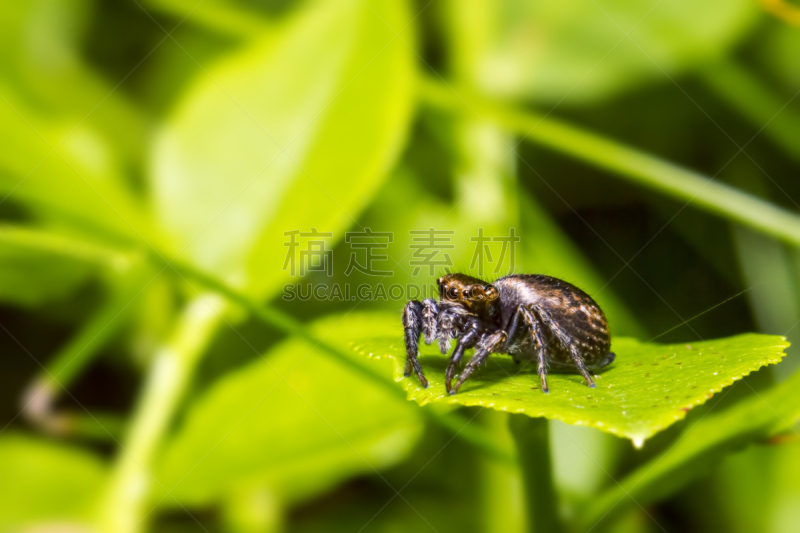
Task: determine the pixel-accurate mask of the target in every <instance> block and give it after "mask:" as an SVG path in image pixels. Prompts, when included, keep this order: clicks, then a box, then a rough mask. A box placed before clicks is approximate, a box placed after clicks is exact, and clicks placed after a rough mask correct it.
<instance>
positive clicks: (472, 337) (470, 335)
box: [444, 322, 480, 393]
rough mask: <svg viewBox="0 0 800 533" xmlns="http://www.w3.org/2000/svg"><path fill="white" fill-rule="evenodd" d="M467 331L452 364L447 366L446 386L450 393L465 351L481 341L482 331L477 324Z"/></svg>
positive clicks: (473, 324) (455, 352) (461, 339)
mask: <svg viewBox="0 0 800 533" xmlns="http://www.w3.org/2000/svg"><path fill="white" fill-rule="evenodd" d="M466 329H467V331H466V333H464V335H462V336H461V338H460V339H458V344H457V345H456V349H455V351H453V355H452V356H451V357H450V364H449V365H447V372H446V373H445V382H444V386H445V389H446V390H447V392H448V393H449V392H450V390H451V387H450V384H451V383H452V381H453V375H454V374H455V373H456V366H458V363H460V362H461V358H462V357H464V351H465V350H467V349H469V348H472V347H473V346H475V345H476V344H478V340H479V339H480V333H479V331H480V329H479V327H478V323H477V322H471V323H470V325H469V326H468V327H467V328H466Z"/></svg>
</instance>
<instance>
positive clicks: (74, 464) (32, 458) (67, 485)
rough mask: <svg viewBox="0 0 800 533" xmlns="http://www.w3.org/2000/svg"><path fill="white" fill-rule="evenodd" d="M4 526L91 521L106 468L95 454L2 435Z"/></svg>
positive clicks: (0, 519)
mask: <svg viewBox="0 0 800 533" xmlns="http://www.w3.org/2000/svg"><path fill="white" fill-rule="evenodd" d="M0 472H2V473H3V474H2V475H3V482H2V483H0V501H2V502H3V504H2V505H0V530H2V531H19V530H20V528H22V527H23V526H27V525H32V524H35V523H43V522H51V523H54V522H58V523H61V524H65V523H67V522H86V521H89V520H90V519H91V513H92V511H93V505H94V504H95V498H96V497H97V495H98V492H99V489H100V488H101V487H102V482H103V478H104V476H105V472H106V468H105V466H104V465H103V463H102V462H101V461H100V460H99V459H98V458H97V457H96V456H94V455H92V454H89V453H86V452H84V451H81V450H78V449H76V448H72V447H67V446H63V445H60V444H55V443H52V442H47V441H44V440H41V439H34V438H32V437H25V436H22V435H3V436H2V438H0Z"/></svg>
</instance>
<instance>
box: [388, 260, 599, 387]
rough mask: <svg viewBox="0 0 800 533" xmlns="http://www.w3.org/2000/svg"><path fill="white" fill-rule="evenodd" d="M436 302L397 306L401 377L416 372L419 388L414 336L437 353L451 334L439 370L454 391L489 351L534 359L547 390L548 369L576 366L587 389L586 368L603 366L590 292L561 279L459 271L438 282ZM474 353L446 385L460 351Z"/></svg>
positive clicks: (517, 358)
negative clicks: (435, 346)
mask: <svg viewBox="0 0 800 533" xmlns="http://www.w3.org/2000/svg"><path fill="white" fill-rule="evenodd" d="M438 283H439V296H440V300H439V301H436V300H434V299H432V298H429V299H427V300H424V301H422V302H418V301H415V300H414V301H411V302H408V304H407V305H406V307H405V309H404V310H403V328H404V330H405V343H406V368H405V375H406V377H408V376H410V375H411V371H412V370H413V371H414V372H416V374H417V377H419V380H420V382H421V383H422V385H423V386H424V387H427V386H428V380H427V379H425V375H424V374H423V373H422V366H421V365H420V363H419V357H418V356H419V350H418V348H419V337H420V335H421V334H422V335H424V339H425V343H426V344H430V343H432V342H433V341H435V340H438V341H439V347H440V349H441V351H442V353H444V354H446V353H447V352H448V351H450V344H451V341H453V340H457V341H458V342H457V344H456V348H455V350H454V351H453V354H452V355H451V356H450V364H449V365H448V366H447V372H446V374H445V387H446V388H447V392H449V393H450V394H455V393H456V391H458V389H459V387H461V385H462V384H463V383H464V381H465V380H466V379H467V378H468V377H469V376H470V374H472V373H473V372H474V371H475V369H476V368H477V367H478V366H479V365H480V364H481V363H482V362H484V361H485V360H486V359H487V358H488V357H489V355H490V354H492V353H507V354H510V355H511V356H512V357H513V358H514V361H515V362H517V363H519V362H522V361H532V362H535V363H536V364H537V368H538V371H539V377H540V378H541V382H542V391H543V392H548V390H549V389H548V387H547V371H548V369H552V370H558V371H564V372H580V373H581V374H582V375H583V377H584V378H585V379H586V383H587V384H588V385H589V386H590V387H594V386H595V383H594V380H593V379H592V376H591V375H590V373H589V371H590V370H596V369H599V368H602V367H604V366H606V365H608V364H610V363H611V362H612V361H613V360H614V354H613V353H611V352H609V349H610V347H611V340H610V336H609V333H608V322H607V321H606V317H605V315H604V314H603V311H602V310H601V309H600V307H599V306H598V305H597V304H596V303H595V301H594V300H592V298H591V297H589V295H587V294H586V293H585V292H583V291H582V290H580V289H579V288H577V287H575V286H574V285H571V284H569V283H567V282H566V281H562V280H560V279H556V278H552V277H550V276H544V275H525V274H519V275H511V276H506V277H503V278H500V279H498V280H497V281H495V282H494V283H487V282H485V281H481V280H479V279H477V278H473V277H470V276H467V275H464V274H447V275H446V276H442V277H441V278H439V280H438ZM469 348H475V355H474V356H473V357H472V359H470V361H469V363H468V364H467V366H466V367H465V368H464V370H463V372H462V373H461V375H460V376H459V378H458V381H457V382H456V384H455V387H451V383H452V380H453V376H454V374H455V370H456V367H457V366H458V364H459V362H460V361H461V359H462V358H463V357H464V352H465V351H466V350H467V349H469Z"/></svg>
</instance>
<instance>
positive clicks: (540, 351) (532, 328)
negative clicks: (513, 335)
mask: <svg viewBox="0 0 800 533" xmlns="http://www.w3.org/2000/svg"><path fill="white" fill-rule="evenodd" d="M517 315H520V316H522V319H523V320H524V321H525V324H526V325H527V326H528V333H529V334H530V336H531V344H532V345H533V346H535V349H536V357H537V358H538V360H539V365H538V367H537V370H538V371H539V380H540V381H541V382H542V392H544V393H545V394H548V393H549V392H550V388H549V387H548V386H547V358H546V354H547V340H546V339H545V336H544V331H542V325H541V324H540V323H539V319H538V318H537V317H536V315H535V314H534V313H533V311H531V310H530V309H528V308H527V307H522V306H520V307H518V308H517Z"/></svg>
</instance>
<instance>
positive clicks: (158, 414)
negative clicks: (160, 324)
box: [100, 294, 225, 533]
mask: <svg viewBox="0 0 800 533" xmlns="http://www.w3.org/2000/svg"><path fill="white" fill-rule="evenodd" d="M224 312H225V310H224V304H223V300H222V299H221V298H219V297H217V296H215V295H208V294H206V295H202V296H200V297H198V298H197V299H195V300H193V301H192V302H190V304H189V305H188V306H187V308H186V309H185V311H184V312H183V314H182V316H180V317H179V319H178V322H177V324H176V325H175V327H174V331H173V335H172V337H171V339H170V340H169V341H168V342H167V344H166V345H165V346H164V347H163V348H162V349H161V350H160V351H159V352H158V353H157V354H156V355H155V358H154V359H153V362H152V364H151V367H150V373H149V375H148V376H147V381H146V383H145V385H144V389H143V392H142V395H141V397H140V398H139V402H138V405H137V407H136V409H135V412H134V415H133V421H132V422H131V426H130V428H129V430H128V434H127V438H126V439H125V441H124V443H123V444H122V445H121V450H120V452H119V457H118V458H117V461H116V465H115V467H114V472H113V473H112V477H111V483H110V486H109V488H108V491H107V492H106V494H105V500H104V501H103V505H102V508H101V511H100V512H101V516H100V520H101V525H102V526H103V527H102V530H103V531H109V532H112V533H132V532H135V531H140V530H142V529H143V528H144V527H145V519H146V517H147V515H148V514H149V511H150V509H147V508H146V503H147V501H148V498H149V495H150V487H151V486H152V485H153V483H158V481H157V479H156V478H155V477H154V474H153V466H154V462H153V458H154V455H155V452H156V451H157V449H158V446H159V444H160V443H161V441H162V439H163V437H164V434H165V432H166V430H167V428H168V426H169V423H170V422H171V421H172V418H173V415H174V413H175V411H176V409H177V407H178V404H179V402H180V400H181V398H182V397H183V393H184V392H185V389H186V387H187V385H188V383H189V382H190V381H191V377H192V375H193V373H194V370H195V368H196V366H197V363H198V361H199V360H200V357H201V355H202V354H203V352H204V351H205V348H206V346H207V345H208V343H209V342H210V340H211V339H212V337H213V335H214V333H215V332H216V330H217V327H218V326H219V324H220V320H221V315H222V314H223V313H224Z"/></svg>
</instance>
